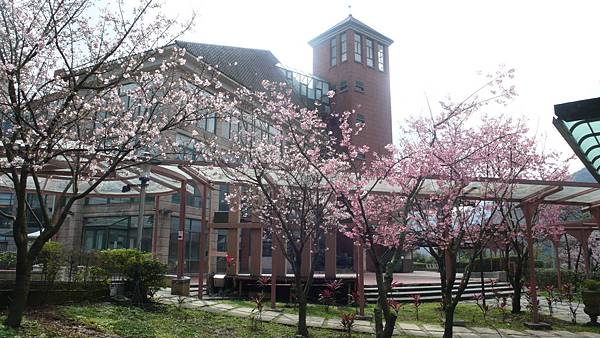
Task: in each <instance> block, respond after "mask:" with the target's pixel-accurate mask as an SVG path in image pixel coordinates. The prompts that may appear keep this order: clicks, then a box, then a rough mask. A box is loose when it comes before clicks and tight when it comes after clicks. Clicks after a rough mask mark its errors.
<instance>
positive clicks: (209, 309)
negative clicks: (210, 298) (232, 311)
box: [200, 305, 225, 313]
mask: <svg viewBox="0 0 600 338" xmlns="http://www.w3.org/2000/svg"><path fill="white" fill-rule="evenodd" d="M200 310H202V311H207V312H212V313H223V312H225V310H224V309H221V308H218V307H215V306H214V305H212V306H205V307H203V308H201V309H200Z"/></svg>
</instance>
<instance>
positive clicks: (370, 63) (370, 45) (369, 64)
mask: <svg viewBox="0 0 600 338" xmlns="http://www.w3.org/2000/svg"><path fill="white" fill-rule="evenodd" d="M366 40H367V67H370V68H373V66H374V65H375V60H374V58H373V56H374V55H373V52H374V50H373V40H372V39H369V38H367V39H366Z"/></svg>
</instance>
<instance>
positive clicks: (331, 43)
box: [329, 38, 337, 67]
mask: <svg viewBox="0 0 600 338" xmlns="http://www.w3.org/2000/svg"><path fill="white" fill-rule="evenodd" d="M329 52H330V55H331V59H330V61H331V62H330V65H331V67H333V66H335V65H336V64H337V39H336V38H333V39H331V40H330V41H329Z"/></svg>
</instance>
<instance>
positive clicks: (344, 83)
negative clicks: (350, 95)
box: [340, 81, 348, 93]
mask: <svg viewBox="0 0 600 338" xmlns="http://www.w3.org/2000/svg"><path fill="white" fill-rule="evenodd" d="M346 90H348V81H342V82H340V93H342V92H345V91H346Z"/></svg>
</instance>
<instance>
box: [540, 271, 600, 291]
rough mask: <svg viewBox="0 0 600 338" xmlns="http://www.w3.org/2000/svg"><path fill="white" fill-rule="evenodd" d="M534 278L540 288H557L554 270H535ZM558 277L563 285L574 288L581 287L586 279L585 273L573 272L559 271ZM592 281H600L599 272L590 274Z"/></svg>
mask: <svg viewBox="0 0 600 338" xmlns="http://www.w3.org/2000/svg"><path fill="white" fill-rule="evenodd" d="M535 277H536V280H537V284H538V285H540V287H545V286H546V285H553V286H554V287H558V277H557V273H556V269H536V270H535ZM560 277H561V281H562V283H563V284H566V283H569V284H571V285H574V286H578V285H581V283H582V282H583V281H584V280H585V279H586V277H585V272H583V271H579V272H577V273H575V270H561V271H560ZM592 279H596V280H600V272H594V273H593V274H592Z"/></svg>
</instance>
